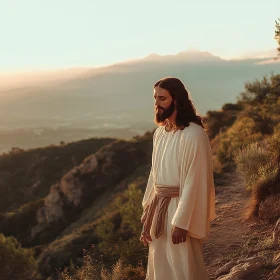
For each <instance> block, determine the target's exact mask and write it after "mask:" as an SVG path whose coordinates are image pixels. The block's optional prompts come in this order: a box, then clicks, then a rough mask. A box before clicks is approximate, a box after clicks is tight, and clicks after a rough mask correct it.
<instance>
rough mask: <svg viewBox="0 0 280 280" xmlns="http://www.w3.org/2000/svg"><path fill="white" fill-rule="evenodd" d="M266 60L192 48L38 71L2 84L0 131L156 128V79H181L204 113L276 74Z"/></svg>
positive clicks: (276, 67)
mask: <svg viewBox="0 0 280 280" xmlns="http://www.w3.org/2000/svg"><path fill="white" fill-rule="evenodd" d="M267 60H268V58H267V57H266V58H256V59H245V60H224V59H221V58H219V57H217V56H214V55H212V54H211V53H209V52H200V51H197V50H191V51H186V52H180V53H178V54H176V55H165V56H160V55H156V54H152V55H150V56H148V57H146V58H143V59H138V60H133V61H128V62H123V63H118V64H114V65H111V66H106V67H101V68H95V69H81V70H80V71H79V70H77V69H74V70H73V73H72V74H71V70H69V71H67V70H65V71H61V72H60V71H58V72H57V73H56V75H54V74H52V75H50V74H49V75H46V79H45V80H44V77H43V76H42V75H41V76H40V81H38V83H33V84H32V83H30V84H29V85H28V83H25V84H24V86H22V87H20V85H19V84H16V83H15V85H14V86H10V87H9V88H7V87H6V88H5V89H4V87H2V90H0V118H1V129H2V130H5V129H7V128H9V129H11V128H26V127H31V128H34V127H53V128H55V129H59V128H67V129H70V130H71V129H77V128H86V129H91V130H94V131H95V132H96V133H95V134H97V133H98V131H99V130H102V129H103V130H104V129H106V130H111V129H117V130H118V129H126V130H127V134H133V133H134V135H135V134H138V133H143V132H144V131H146V130H147V129H151V128H154V127H155V125H154V124H153V116H154V112H153V107H154V104H153V102H154V101H153V98H152V91H153V88H152V87H153V84H154V83H155V82H156V81H157V80H158V79H160V78H162V77H165V76H175V77H178V78H180V79H182V81H183V82H184V83H185V84H186V86H187V88H188V90H189V92H190V93H191V96H192V98H193V100H194V102H195V104H196V107H197V109H198V111H199V112H200V113H201V114H203V115H204V114H205V113H206V112H207V111H208V110H215V109H219V108H220V107H221V106H222V105H223V104H225V103H228V102H234V101H235V100H236V96H237V95H238V94H239V92H241V91H242V90H243V88H244V82H246V81H252V80H254V79H256V78H261V77H262V76H264V75H269V74H270V73H271V72H274V73H279V72H280V63H279V62H278V63H267ZM34 77H36V76H34ZM34 80H36V79H35V78H34ZM135 129H136V130H137V132H136V130H135ZM111 136H114V135H111ZM61 140H63V139H61ZM0 145H1V141H0ZM18 145H19V146H20V143H18Z"/></svg>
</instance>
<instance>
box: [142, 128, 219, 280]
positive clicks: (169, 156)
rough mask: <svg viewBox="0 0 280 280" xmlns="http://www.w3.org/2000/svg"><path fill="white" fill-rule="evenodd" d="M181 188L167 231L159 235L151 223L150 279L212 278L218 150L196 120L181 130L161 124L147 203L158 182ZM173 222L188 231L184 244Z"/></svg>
mask: <svg viewBox="0 0 280 280" xmlns="http://www.w3.org/2000/svg"><path fill="white" fill-rule="evenodd" d="M154 183H156V184H163V185H171V186H179V187H180V196H179V197H178V198H171V201H170V204H169V207H168V211H167V218H166V224H165V229H164V232H163V234H162V235H161V236H160V237H159V238H158V239H155V238H154V235H153V229H154V227H153V226H154V225H152V228H151V232H150V234H151V237H152V242H150V244H149V258H148V267H147V279H149V280H206V279H209V278H208V273H207V270H206V267H205V265H204V260H203V254H202V239H205V238H207V234H208V232H209V229H210V221H211V220H213V219H214V218H215V190H214V183H213V169H212V154H211V148H210V144H209V140H208V136H207V134H206V132H205V131H204V130H203V128H202V127H201V126H199V125H197V124H194V123H190V125H189V126H188V127H186V128H185V129H183V130H178V131H176V132H166V131H165V128H164V126H159V127H158V128H157V129H156V130H155V133H154V137H153V154H152V168H151V172H150V176H149V179H148V183H147V188H146V191H145V195H144V198H143V202H142V205H143V208H146V207H147V206H148V205H149V204H150V203H151V201H152V199H153V196H154V189H153V184H154ZM173 225H175V226H177V227H180V228H183V229H186V230H187V231H188V234H187V240H186V242H184V243H180V244H173V243H172V240H171V229H172V227H173Z"/></svg>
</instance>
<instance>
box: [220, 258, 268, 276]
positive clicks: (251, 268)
mask: <svg viewBox="0 0 280 280" xmlns="http://www.w3.org/2000/svg"><path fill="white" fill-rule="evenodd" d="M263 260H264V259H263V258H262V257H251V258H247V259H240V260H238V261H237V262H236V263H237V265H235V266H234V267H232V268H231V270H230V272H229V273H228V274H227V275H224V276H221V277H219V278H218V279H217V280H241V279H244V277H246V276H248V275H249V274H251V273H253V272H255V271H256V270H258V269H259V268H261V267H262V266H263V264H262V262H263Z"/></svg>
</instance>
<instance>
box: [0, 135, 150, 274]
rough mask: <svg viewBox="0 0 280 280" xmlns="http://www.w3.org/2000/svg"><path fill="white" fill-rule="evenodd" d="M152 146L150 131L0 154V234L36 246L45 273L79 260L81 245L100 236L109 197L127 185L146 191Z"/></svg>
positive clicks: (89, 242)
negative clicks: (123, 137) (128, 137)
mask: <svg viewBox="0 0 280 280" xmlns="http://www.w3.org/2000/svg"><path fill="white" fill-rule="evenodd" d="M151 148H152V134H151V133H146V134H145V135H143V136H142V137H135V138H133V139H132V140H130V141H123V140H115V139H102V138H101V139H88V140H83V141H78V142H75V143H69V144H62V145H61V146H51V147H46V148H40V149H34V150H27V151H22V150H16V149H15V150H13V151H12V152H11V153H9V154H7V155H3V156H1V157H0V164H1V172H2V174H6V176H5V177H2V178H3V180H2V182H1V185H0V191H1V193H2V195H1V198H2V200H3V201H1V207H2V213H1V215H0V232H2V233H4V235H6V236H9V235H13V236H15V237H16V238H17V239H18V240H19V241H20V242H21V244H22V245H23V246H25V247H29V248H30V247H32V248H34V250H35V251H34V252H35V254H36V257H37V259H38V265H39V269H40V272H41V273H43V274H45V275H50V274H52V273H54V271H55V268H58V267H61V266H63V265H66V264H69V259H73V260H75V262H77V258H78V257H80V258H81V257H82V248H87V247H89V246H90V245H91V244H92V243H94V242H96V241H97V240H98V236H97V233H93V232H94V228H95V227H96V226H97V225H98V223H100V222H98V221H99V220H100V218H101V217H102V216H104V211H108V209H109V208H108V205H109V204H110V201H111V202H112V201H113V200H114V199H115V197H117V194H118V193H120V194H121V193H123V192H124V191H125V190H126V189H127V186H128V185H129V184H132V183H136V182H137V186H141V188H142V189H144V187H145V183H146V182H145V181H146V177H147V175H148V172H149V169H150V156H151ZM11 186H12V187H11ZM9 192H10V194H9ZM108 203H109V204H108ZM107 204H108V205H107ZM106 209H107V210H106ZM114 211H115V210H113V212H114ZM110 215H111V214H110ZM99 239H100V238H99ZM67 252H68V253H67Z"/></svg>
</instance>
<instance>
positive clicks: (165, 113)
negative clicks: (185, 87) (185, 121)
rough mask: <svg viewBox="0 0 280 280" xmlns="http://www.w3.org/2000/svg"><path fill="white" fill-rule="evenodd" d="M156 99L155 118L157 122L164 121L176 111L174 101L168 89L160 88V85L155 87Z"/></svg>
mask: <svg viewBox="0 0 280 280" xmlns="http://www.w3.org/2000/svg"><path fill="white" fill-rule="evenodd" d="M154 99H155V119H156V122H157V123H160V122H164V121H165V120H166V119H167V118H169V117H170V116H171V115H172V113H173V111H174V101H173V98H172V96H171V95H170V93H169V92H168V90H166V89H164V88H160V87H159V86H157V87H155V88H154Z"/></svg>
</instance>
